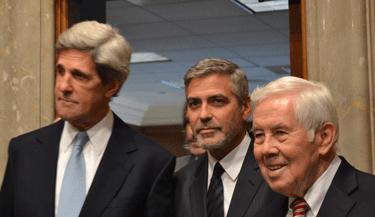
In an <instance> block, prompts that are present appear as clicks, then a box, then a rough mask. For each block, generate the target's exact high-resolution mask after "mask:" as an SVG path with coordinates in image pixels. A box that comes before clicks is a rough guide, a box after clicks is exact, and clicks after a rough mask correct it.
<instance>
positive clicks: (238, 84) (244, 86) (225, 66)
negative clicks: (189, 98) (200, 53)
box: [184, 59, 249, 104]
mask: <svg viewBox="0 0 375 217" xmlns="http://www.w3.org/2000/svg"><path fill="white" fill-rule="evenodd" d="M214 73H219V74H224V75H228V76H229V78H230V80H231V81H232V88H233V93H234V95H235V96H236V98H237V102H238V104H242V102H243V100H244V99H245V98H246V97H247V96H248V95H249V84H248V82H247V77H246V75H245V73H244V72H243V71H242V70H241V69H240V68H239V67H238V65H237V64H235V63H233V62H231V61H228V60H224V59H204V60H201V61H199V62H198V63H197V64H195V65H194V66H193V67H192V68H191V69H189V70H188V71H187V73H186V74H185V76H184V82H185V93H186V94H187V89H188V87H189V84H190V82H191V80H192V79H193V78H199V77H205V76H208V75H211V74H214Z"/></svg>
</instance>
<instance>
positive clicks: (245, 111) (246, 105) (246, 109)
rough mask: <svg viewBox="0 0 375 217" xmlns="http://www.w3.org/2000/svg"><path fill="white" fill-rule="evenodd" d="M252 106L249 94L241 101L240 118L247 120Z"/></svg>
mask: <svg viewBox="0 0 375 217" xmlns="http://www.w3.org/2000/svg"><path fill="white" fill-rule="evenodd" d="M252 110H253V106H252V105H251V100H250V96H247V97H246V98H245V99H244V100H243V102H242V119H243V121H247V119H249V117H250V115H251V112H252Z"/></svg>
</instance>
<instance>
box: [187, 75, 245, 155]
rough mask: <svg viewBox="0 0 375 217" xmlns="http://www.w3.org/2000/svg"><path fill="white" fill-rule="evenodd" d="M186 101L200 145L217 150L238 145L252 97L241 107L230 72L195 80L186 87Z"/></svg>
mask: <svg viewBox="0 0 375 217" xmlns="http://www.w3.org/2000/svg"><path fill="white" fill-rule="evenodd" d="M187 103H188V111H187V114H188V117H189V120H190V124H191V126H192V128H193V129H194V134H195V136H196V138H197V141H198V145H199V146H200V147H202V148H204V149H206V150H214V149H219V148H222V147H224V146H234V147H235V146H237V145H238V144H239V143H240V142H241V140H242V138H243V136H244V135H245V130H244V121H245V120H247V118H248V117H249V115H250V113H251V105H250V102H249V100H248V101H246V102H245V103H244V105H242V106H241V107H240V106H239V105H238V102H237V99H236V97H235V95H234V93H233V91H232V81H231V80H230V78H229V77H228V76H227V75H223V74H211V75H208V76H205V77H199V78H194V79H192V81H191V82H190V85H189V87H188V89H187ZM232 148H233V147H232ZM232 148H229V149H232ZM211 154H212V153H211Z"/></svg>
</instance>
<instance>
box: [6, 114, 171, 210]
mask: <svg viewBox="0 0 375 217" xmlns="http://www.w3.org/2000/svg"><path fill="white" fill-rule="evenodd" d="M63 123H64V122H63V121H59V122H57V123H55V124H52V125H50V126H47V127H44V128H41V129H39V130H36V131H34V132H31V133H27V134H25V135H21V136H19V137H17V138H14V139H12V140H11V142H10V145H9V159H8V164H7V168H6V173H5V177H4V181H3V185H2V188H1V192H0V216H1V217H10V216H41V217H46V216H54V215H55V182H56V171H57V158H58V151H59V142H60V137H61V133H62V130H63ZM174 166H175V156H174V155H172V154H171V153H170V152H168V151H167V150H166V149H164V148H163V147H161V146H160V145H159V144H157V143H156V142H154V141H152V140H151V139H149V138H148V137H146V136H144V135H143V134H141V133H139V132H137V131H136V130H134V129H133V128H131V127H129V126H128V125H126V124H125V123H124V122H123V121H121V120H120V118H118V117H117V116H116V115H114V125H113V131H112V135H111V137H110V139H109V142H108V146H107V148H106V150H105V152H104V155H103V158H102V160H101V162H100V164H99V167H98V169H97V172H96V174H95V177H94V180H93V182H92V185H91V187H90V190H89V192H88V194H87V197H86V200H85V202H84V205H83V207H82V210H81V214H80V216H89V217H96V216H110V217H115V216H134V217H139V216H156V217H161V216H173V187H172V182H171V181H172V180H171V179H172V175H173V170H174Z"/></svg>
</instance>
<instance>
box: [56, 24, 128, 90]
mask: <svg viewBox="0 0 375 217" xmlns="http://www.w3.org/2000/svg"><path fill="white" fill-rule="evenodd" d="M117 32H118V30H117V29H115V28H112V27H111V26H110V25H109V24H103V23H98V22H96V21H84V22H80V23H77V24H75V25H73V26H72V27H71V28H69V29H67V30H66V31H64V32H63V33H61V34H60V36H59V39H58V41H57V43H56V50H57V51H58V52H60V51H61V50H63V49H77V50H81V51H88V52H90V54H91V58H92V61H93V62H94V63H95V65H96V71H97V72H98V75H99V76H100V78H101V80H102V83H103V84H107V83H113V81H115V80H117V81H120V84H121V85H120V87H121V86H122V85H123V83H124V82H125V81H126V79H127V77H128V75H129V73H130V57H131V53H132V49H131V47H130V45H129V43H128V42H127V41H126V39H125V38H124V37H123V36H121V35H119V34H118V33H117ZM118 91H120V88H119V89H118ZM118 91H117V93H118ZM117 93H116V94H115V96H116V95H117Z"/></svg>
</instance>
